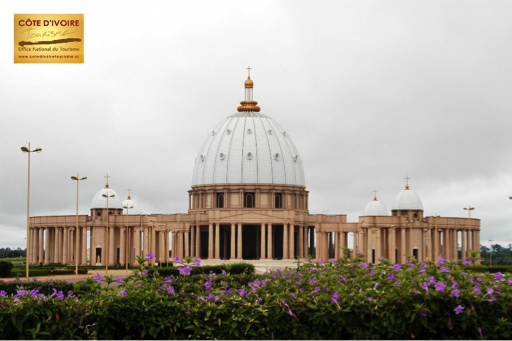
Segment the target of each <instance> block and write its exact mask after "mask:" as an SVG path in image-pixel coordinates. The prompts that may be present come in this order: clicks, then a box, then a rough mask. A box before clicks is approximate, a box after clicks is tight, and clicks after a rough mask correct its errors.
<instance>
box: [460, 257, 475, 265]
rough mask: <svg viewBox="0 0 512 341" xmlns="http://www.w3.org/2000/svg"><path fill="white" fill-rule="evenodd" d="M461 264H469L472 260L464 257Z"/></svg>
mask: <svg viewBox="0 0 512 341" xmlns="http://www.w3.org/2000/svg"><path fill="white" fill-rule="evenodd" d="M462 264H463V265H471V264H473V262H472V261H471V259H469V258H466V259H464V260H463V261H462Z"/></svg>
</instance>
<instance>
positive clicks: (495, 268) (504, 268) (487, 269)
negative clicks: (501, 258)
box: [461, 265, 512, 273]
mask: <svg viewBox="0 0 512 341" xmlns="http://www.w3.org/2000/svg"><path fill="white" fill-rule="evenodd" d="M461 268H462V269H464V270H466V271H472V272H490V273H496V272H501V273H505V272H512V266H504V265H493V266H488V265H461Z"/></svg>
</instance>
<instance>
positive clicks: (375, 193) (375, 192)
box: [373, 189, 377, 201]
mask: <svg viewBox="0 0 512 341" xmlns="http://www.w3.org/2000/svg"><path fill="white" fill-rule="evenodd" d="M373 193H374V196H373V200H375V201H377V190H376V189H374V190H373Z"/></svg>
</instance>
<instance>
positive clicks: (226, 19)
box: [0, 0, 512, 248]
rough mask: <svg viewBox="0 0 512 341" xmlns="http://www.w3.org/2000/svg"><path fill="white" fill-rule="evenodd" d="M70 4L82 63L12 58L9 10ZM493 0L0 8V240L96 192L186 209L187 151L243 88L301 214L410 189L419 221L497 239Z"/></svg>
mask: <svg viewBox="0 0 512 341" xmlns="http://www.w3.org/2000/svg"><path fill="white" fill-rule="evenodd" d="M15 13H18V14H23V13H34V14H35V13H79V14H82V13H83V14H84V21H85V39H84V41H85V63H84V64H14V63H13V50H12V49H13V47H12V46H13V21H14V14H15ZM510 13H512V2H511V1H467V0H463V1H448V0H442V1H432V0H429V1H383V0H378V1H362V0H357V1H321V2H320V1H297V0H294V1H251V2H250V1H239V0H237V1H179V2H178V1H144V2H142V1H137V2H136V1H68V0H66V1H44V2H42V1H10V0H8V1H5V0H3V1H1V2H0V114H1V116H0V117H1V124H0V127H1V128H0V141H1V143H0V158H1V161H0V232H1V238H0V247H11V248H12V247H18V246H19V247H22V248H25V240H24V238H25V236H26V230H25V229H26V202H27V155H26V154H23V153H22V152H21V150H20V147H21V146H24V145H26V144H27V142H31V144H32V147H37V146H40V147H42V148H43V152H42V153H41V154H33V155H32V157H31V162H32V163H31V164H32V168H31V174H32V179H31V216H37V215H67V214H75V205H76V203H75V198H76V184H75V182H74V181H71V179H70V176H71V175H76V173H77V172H80V176H87V177H88V180H87V181H85V182H81V184H80V185H81V186H80V214H88V213H89V209H90V207H91V201H92V198H93V196H94V195H95V193H96V192H97V191H98V190H100V189H101V188H102V187H103V186H104V184H105V178H104V176H105V175H106V174H107V173H108V174H109V175H110V176H111V179H110V185H111V187H112V188H113V189H114V190H116V191H117V192H118V193H119V195H120V196H121V197H123V199H124V198H126V196H127V194H128V192H127V189H128V187H131V188H132V190H133V192H132V198H133V199H134V200H136V201H137V202H138V203H139V205H140V206H141V208H142V210H143V211H144V212H145V213H168V214H170V213H186V212H187V209H188V193H187V191H188V190H189V189H190V186H191V182H192V172H193V167H194V159H195V157H196V155H197V153H198V152H199V149H200V148H201V146H202V144H203V142H204V140H205V139H206V137H207V134H208V133H209V132H210V131H211V130H212V129H213V128H214V127H215V126H216V125H217V124H218V123H219V122H220V121H222V120H223V119H224V118H225V117H227V116H228V115H231V114H233V113H235V112H236V108H237V107H238V105H239V102H240V101H241V100H243V99H244V88H243V83H244V81H245V79H246V76H247V70H246V68H247V66H249V65H250V66H251V67H252V72H251V76H252V77H251V78H252V79H253V81H254V99H255V100H256V101H258V102H259V106H260V107H261V112H262V113H263V114H266V115H269V116H271V117H272V118H274V119H275V120H276V121H277V122H279V123H280V125H281V126H282V127H283V128H284V129H285V130H286V131H287V133H289V134H290V136H291V138H292V139H293V141H294V143H295V145H296V147H297V149H298V150H299V153H300V154H301V157H302V159H303V163H304V171H305V177H306V186H307V189H308V190H309V191H310V200H309V202H310V213H327V214H347V216H348V221H356V220H357V217H358V216H359V215H361V214H362V211H363V209H364V207H365V205H366V204H367V203H368V202H369V201H371V200H372V198H373V192H372V191H373V190H374V189H377V190H378V193H377V195H378V198H379V200H380V201H381V202H382V203H383V204H384V205H385V206H386V208H387V209H388V211H390V210H391V206H392V202H393V199H394V198H395V196H396V195H397V194H398V193H399V192H400V191H401V190H403V189H404V186H405V180H404V179H403V178H405V177H406V175H409V177H410V178H411V180H410V186H411V189H412V190H413V191H415V192H416V193H417V194H418V195H419V197H420V198H421V199H422V201H423V206H424V210H425V213H424V214H425V215H434V214H439V215H442V216H452V217H458V216H460V217H467V212H466V211H464V210H463V207H467V206H468V205H471V206H474V207H475V210H474V211H473V213H472V217H476V218H480V219H481V242H482V244H484V245H488V244H489V239H493V240H495V242H498V243H501V244H505V245H506V244H508V243H512V201H510V200H509V199H508V197H509V196H512V158H511V156H512V144H511V136H512V133H511V128H512V116H511V109H512V96H511V90H512V57H511V56H512V44H511V41H512V20H510Z"/></svg>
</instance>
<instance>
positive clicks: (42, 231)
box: [38, 228, 44, 263]
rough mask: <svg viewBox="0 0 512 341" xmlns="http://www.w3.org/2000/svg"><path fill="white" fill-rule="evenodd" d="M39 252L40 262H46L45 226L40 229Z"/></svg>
mask: <svg viewBox="0 0 512 341" xmlns="http://www.w3.org/2000/svg"><path fill="white" fill-rule="evenodd" d="M38 252H39V263H43V262H44V229H43V228H40V229H39V247H38Z"/></svg>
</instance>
